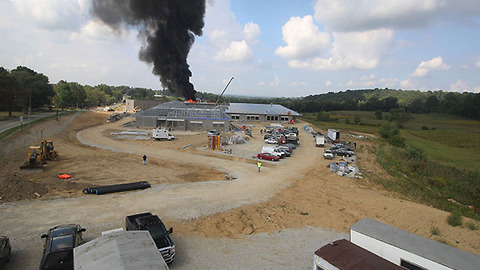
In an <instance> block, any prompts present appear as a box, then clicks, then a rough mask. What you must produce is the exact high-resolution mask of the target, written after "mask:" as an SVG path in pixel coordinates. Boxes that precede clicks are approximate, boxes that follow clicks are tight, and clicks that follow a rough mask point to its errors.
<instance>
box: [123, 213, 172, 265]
mask: <svg viewBox="0 0 480 270" xmlns="http://www.w3.org/2000/svg"><path fill="white" fill-rule="evenodd" d="M125 229H126V230H127V231H143V230H146V231H148V232H149V233H150V235H151V236H152V238H153V241H154V242H155V245H157V248H158V250H159V251H160V253H161V254H162V256H163V259H164V260H165V262H166V263H171V262H173V259H174V258H175V245H174V244H173V241H172V239H171V238H170V236H169V235H170V234H171V233H173V228H171V227H170V229H169V230H168V231H167V229H166V228H165V225H164V224H163V222H162V220H160V218H159V217H158V216H157V215H152V213H150V212H147V213H141V214H136V215H130V216H127V217H126V218H125Z"/></svg>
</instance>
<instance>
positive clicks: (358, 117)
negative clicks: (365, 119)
mask: <svg viewBox="0 0 480 270" xmlns="http://www.w3.org/2000/svg"><path fill="white" fill-rule="evenodd" d="M361 121H362V118H361V117H360V116H358V115H356V116H355V118H354V119H353V122H355V125H358V124H359V123H360V122H361Z"/></svg>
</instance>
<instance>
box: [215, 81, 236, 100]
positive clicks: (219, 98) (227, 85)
mask: <svg viewBox="0 0 480 270" xmlns="http://www.w3.org/2000/svg"><path fill="white" fill-rule="evenodd" d="M232 81H233V77H232V78H231V79H230V81H228V83H227V85H226V86H225V88H224V89H223V91H222V93H221V94H220V96H218V99H217V102H215V106H214V107H216V106H217V104H218V102H219V101H220V98H221V97H222V96H223V93H225V90H227V88H228V86H229V85H230V83H231V82H232Z"/></svg>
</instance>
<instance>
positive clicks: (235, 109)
mask: <svg viewBox="0 0 480 270" xmlns="http://www.w3.org/2000/svg"><path fill="white" fill-rule="evenodd" d="M225 112H226V113H229V114H232V113H242V114H245V113H251V114H266V115H287V114H288V112H290V113H291V114H292V115H293V116H300V114H299V113H298V112H296V111H294V110H291V109H289V108H286V107H284V106H282V105H279V104H253V103H230V105H228V108H227V110H226V111H225Z"/></svg>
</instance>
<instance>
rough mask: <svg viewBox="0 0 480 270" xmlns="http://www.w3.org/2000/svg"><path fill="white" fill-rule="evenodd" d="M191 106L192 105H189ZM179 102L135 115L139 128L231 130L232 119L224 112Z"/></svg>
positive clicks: (161, 105) (169, 103)
mask: <svg viewBox="0 0 480 270" xmlns="http://www.w3.org/2000/svg"><path fill="white" fill-rule="evenodd" d="M189 105H190V104H189ZM189 105H187V104H185V103H182V102H179V101H171V102H167V103H163V104H160V105H158V106H155V107H153V108H150V109H148V110H145V111H140V112H137V113H136V114H135V122H136V126H137V127H141V128H149V127H153V128H155V127H163V128H168V129H170V128H171V129H173V130H208V129H216V130H219V131H223V132H226V131H229V130H230V118H229V117H228V115H227V114H226V113H225V111H224V110H221V109H218V108H213V106H211V105H210V106H207V105H209V104H207V105H206V106H200V105H201V104H192V105H191V106H189Z"/></svg>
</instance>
